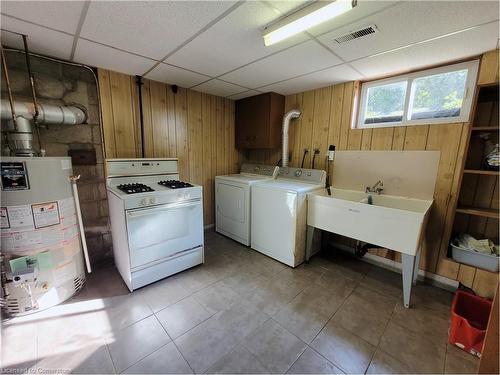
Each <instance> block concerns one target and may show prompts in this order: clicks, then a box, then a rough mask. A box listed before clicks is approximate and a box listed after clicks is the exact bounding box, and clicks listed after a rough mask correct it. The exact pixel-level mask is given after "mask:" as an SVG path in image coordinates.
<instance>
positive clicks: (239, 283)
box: [222, 269, 267, 295]
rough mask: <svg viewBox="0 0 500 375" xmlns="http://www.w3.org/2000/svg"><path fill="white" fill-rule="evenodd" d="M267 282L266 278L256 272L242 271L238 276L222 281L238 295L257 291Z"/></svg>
mask: <svg viewBox="0 0 500 375" xmlns="http://www.w3.org/2000/svg"><path fill="white" fill-rule="evenodd" d="M266 281H267V278H266V277H264V276H262V275H259V274H258V273H256V272H253V271H248V270H245V269H242V270H241V272H239V273H237V274H236V275H233V276H230V277H228V278H226V279H224V280H222V283H223V284H224V285H226V286H228V287H229V288H231V289H233V290H234V291H235V292H236V293H238V294H240V295H242V294H245V293H249V292H251V291H253V290H255V289H256V288H258V287H259V286H261V285H262V283H264V282H266Z"/></svg>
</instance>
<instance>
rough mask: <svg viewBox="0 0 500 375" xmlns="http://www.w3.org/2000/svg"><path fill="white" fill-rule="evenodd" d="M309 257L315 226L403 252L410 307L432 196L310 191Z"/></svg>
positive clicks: (405, 290) (406, 302)
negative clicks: (414, 196)
mask: <svg viewBox="0 0 500 375" xmlns="http://www.w3.org/2000/svg"><path fill="white" fill-rule="evenodd" d="M307 202H308V204H307V236H306V260H308V259H309V256H310V254H311V250H312V249H311V248H312V238H313V236H314V230H315V228H318V229H322V230H326V231H328V232H332V233H336V234H340V235H342V236H346V237H350V238H354V239H357V240H360V241H363V242H367V243H369V244H373V245H376V246H380V247H384V248H387V249H390V250H394V251H397V252H400V253H401V255H402V256H401V259H402V266H403V267H402V273H403V302H404V306H405V307H407V308H408V307H410V297H411V287H412V284H415V283H416V282H417V275H418V265H419V261H420V246H421V243H422V239H423V234H424V231H425V226H426V224H427V217H428V214H429V210H430V208H431V206H432V202H433V200H422V199H414V198H405V197H397V196H390V195H376V194H375V195H372V194H369V193H368V194H367V193H364V192H361V191H355V190H345V189H336V188H331V195H328V193H327V191H326V189H322V190H320V191H316V192H312V193H309V194H308V195H307Z"/></svg>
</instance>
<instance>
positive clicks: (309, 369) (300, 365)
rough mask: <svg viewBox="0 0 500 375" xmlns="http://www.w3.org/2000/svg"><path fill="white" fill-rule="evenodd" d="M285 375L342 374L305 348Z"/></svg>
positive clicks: (311, 350)
mask: <svg viewBox="0 0 500 375" xmlns="http://www.w3.org/2000/svg"><path fill="white" fill-rule="evenodd" d="M287 374H343V372H342V370H340V369H339V368H338V367H336V366H335V365H334V364H333V363H331V362H330V361H328V360H327V359H326V358H324V357H322V356H321V355H319V354H318V353H316V352H315V351H314V350H313V349H311V348H307V349H306V351H305V352H304V353H302V354H301V356H300V357H299V359H297V361H295V363H294V364H293V366H292V367H291V368H290V370H288V371H287Z"/></svg>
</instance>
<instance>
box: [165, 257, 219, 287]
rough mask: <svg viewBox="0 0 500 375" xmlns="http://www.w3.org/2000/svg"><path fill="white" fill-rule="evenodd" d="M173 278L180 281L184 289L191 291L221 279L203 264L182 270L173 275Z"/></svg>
mask: <svg viewBox="0 0 500 375" xmlns="http://www.w3.org/2000/svg"><path fill="white" fill-rule="evenodd" d="M172 278H173V279H175V280H177V281H179V282H180V284H181V285H182V286H183V287H184V289H186V290H187V291H188V292H190V293H194V292H196V291H198V290H200V289H203V288H206V287H207V286H209V285H210V284H213V283H215V282H216V281H218V280H219V277H218V276H217V275H215V274H214V273H212V272H210V271H209V270H208V269H206V267H205V266H204V265H203V264H200V265H199V266H196V267H194V268H191V269H189V270H186V271H183V272H180V273H178V274H176V275H174V276H172Z"/></svg>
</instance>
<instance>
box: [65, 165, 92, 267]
mask: <svg viewBox="0 0 500 375" xmlns="http://www.w3.org/2000/svg"><path fill="white" fill-rule="evenodd" d="M79 178H80V176H79V175H78V176H71V177H70V181H71V187H72V188H73V196H74V197H75V206H76V217H77V219H78V227H79V228H80V238H81V240H82V247H83V256H84V257H85V265H86V266H87V272H88V273H91V272H92V268H91V267H90V258H89V251H88V249H87V240H86V239H85V231H84V229H83V219H82V210H81V209H80V199H79V198H78V187H77V186H76V181H78V179H79Z"/></svg>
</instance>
